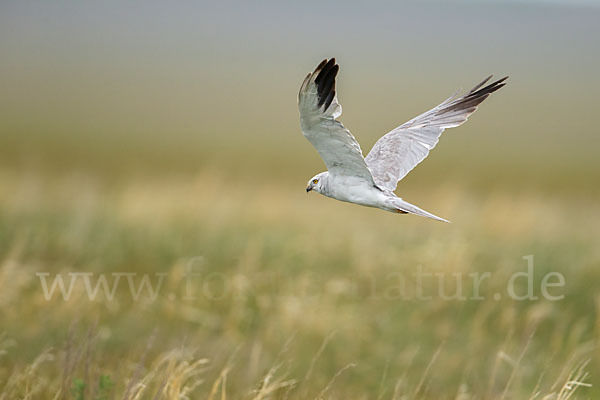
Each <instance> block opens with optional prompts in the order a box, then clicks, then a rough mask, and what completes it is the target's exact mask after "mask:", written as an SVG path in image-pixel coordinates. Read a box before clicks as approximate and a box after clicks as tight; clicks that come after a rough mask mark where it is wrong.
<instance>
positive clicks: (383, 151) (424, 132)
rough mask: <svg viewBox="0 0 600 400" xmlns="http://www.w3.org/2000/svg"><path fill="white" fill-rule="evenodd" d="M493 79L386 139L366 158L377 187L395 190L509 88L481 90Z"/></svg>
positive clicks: (498, 83) (498, 85)
mask: <svg viewBox="0 0 600 400" xmlns="http://www.w3.org/2000/svg"><path fill="white" fill-rule="evenodd" d="M491 77H492V76H491V75H490V76H489V77H488V78H486V79H485V80H484V81H483V82H481V83H480V84H478V85H477V86H475V87H474V88H473V89H471V90H470V91H469V92H467V93H465V94H464V95H462V96H457V94H454V95H453V96H451V97H450V98H448V99H447V100H446V101H444V102H443V103H441V104H440V105H438V106H437V107H435V108H433V109H431V110H429V111H427V112H425V113H423V114H421V115H419V116H418V117H416V118H413V119H411V120H410V121H408V122H406V123H405V124H402V125H400V126H399V127H397V128H395V129H394V130H392V131H391V132H389V133H387V134H386V135H384V136H382V137H381V138H380V139H379V140H378V141H377V143H375V146H373V149H371V151H370V152H369V154H368V155H367V157H366V158H365V161H366V162H367V165H368V167H369V169H370V171H371V174H372V175H373V179H374V180H375V183H376V184H377V185H378V186H380V187H383V188H385V189H388V190H395V189H396V186H397V185H398V182H399V181H400V180H401V179H402V178H404V177H405V176H406V174H408V173H409V172H410V171H411V170H412V169H413V168H414V167H416V166H417V164H419V163H420V162H421V161H423V160H424V159H425V157H427V155H428V154H429V151H430V150H431V149H433V148H434V147H435V145H436V144H437V143H438V140H439V138H440V136H441V134H442V132H444V130H445V129H446V128H454V127H456V126H459V125H461V124H463V123H464V122H465V121H466V120H467V118H468V117H469V115H471V114H472V113H473V112H475V110H477V106H478V105H479V104H481V102H482V101H484V100H485V99H486V98H487V97H488V96H489V95H490V93H493V92H495V91H496V90H498V89H500V88H501V87H502V86H504V85H505V83H504V81H505V80H506V79H507V78H508V77H504V78H502V79H499V80H497V81H495V82H493V83H491V84H489V85H487V86H485V87H483V88H481V87H482V86H483V85H485V84H486V83H487V82H488V81H489V80H490V79H491Z"/></svg>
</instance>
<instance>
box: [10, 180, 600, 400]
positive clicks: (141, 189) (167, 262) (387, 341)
mask: <svg viewBox="0 0 600 400" xmlns="http://www.w3.org/2000/svg"><path fill="white" fill-rule="evenodd" d="M0 181H1V182H2V184H1V186H0V199H2V200H1V203H0V210H1V211H0V212H1V214H0V221H1V226H0V236H1V238H2V240H1V241H0V246H1V249H0V250H1V252H2V254H3V255H4V257H3V260H2V264H1V270H0V271H1V272H0V287H1V293H2V296H1V297H0V301H1V307H2V310H3V313H2V327H3V331H4V338H5V340H4V342H3V343H4V344H3V346H5V347H6V348H5V350H6V352H5V353H4V354H2V356H1V357H2V358H1V363H2V368H1V369H0V374H1V375H2V380H3V381H5V382H9V383H8V384H7V383H5V384H4V385H5V386H4V389H3V390H4V391H5V393H8V396H9V397H8V398H15V397H16V395H15V393H22V394H24V393H30V394H31V395H33V396H34V398H53V397H54V394H55V393H59V392H60V390H64V387H66V388H67V389H68V390H69V392H70V391H71V389H72V387H73V386H74V385H75V386H76V384H77V382H79V381H78V379H81V380H83V381H85V382H87V383H88V384H89V386H90V387H91V386H93V387H96V386H97V384H96V383H95V382H97V381H98V380H99V377H100V376H108V377H110V381H111V382H112V386H111V387H110V393H111V396H113V395H114V396H115V397H122V396H123V395H125V397H132V398H133V396H134V394H133V393H138V391H139V392H140V393H142V392H143V393H142V394H141V396H142V397H141V398H153V396H154V393H155V392H161V393H163V394H164V395H165V396H166V397H168V398H175V397H176V396H177V395H178V393H180V390H184V389H183V388H184V387H185V386H187V387H188V389H189V388H190V387H192V386H193V383H194V382H195V381H196V380H197V379H199V380H201V381H202V383H201V384H199V386H197V387H196V388H195V389H194V390H193V391H191V396H192V397H191V398H203V397H209V396H210V393H211V390H212V389H213V385H215V384H216V387H218V390H217V394H218V395H220V393H221V392H220V391H221V389H222V386H221V385H224V389H223V390H224V391H225V392H224V393H225V396H226V397H229V398H245V397H249V398H285V397H286V396H289V397H290V398H320V397H323V398H375V397H379V396H381V398H424V399H429V398H432V399H444V398H448V399H454V398H460V399H466V398H490V399H496V398H502V396H503V393H504V391H505V389H506V392H507V395H508V396H509V397H508V398H529V396H530V395H531V393H533V392H535V391H536V390H538V391H539V392H540V393H542V394H544V395H546V394H549V393H555V394H557V393H558V392H559V391H560V390H561V388H562V387H563V385H564V384H565V383H566V382H567V381H568V380H569V379H572V380H579V381H581V382H584V383H588V384H589V383H593V384H594V387H592V388H587V387H583V388H582V387H578V385H577V384H572V385H571V387H572V389H571V390H566V391H565V392H563V394H562V395H561V396H560V397H556V396H555V397H549V398H563V399H564V398H567V397H565V396H566V395H567V394H568V393H570V392H571V391H572V390H573V389H577V391H578V392H580V393H581V394H582V395H583V396H584V398H586V397H591V398H593V397H594V396H595V394H594V393H596V392H597V390H598V389H597V387H596V385H595V383H596V382H597V376H598V372H599V371H598V370H599V367H600V364H599V362H600V358H599V357H598V356H599V354H598V350H597V340H598V331H597V329H598V317H597V313H598V305H599V304H600V303H599V301H600V298H598V294H597V290H596V286H597V285H596V282H597V279H599V278H600V276H599V274H600V273H599V272H598V271H599V270H598V265H599V262H600V253H599V251H600V247H599V246H598V237H599V235H598V234H599V232H598V230H599V229H600V220H599V216H600V213H599V212H598V211H599V210H598V204H597V202H596V201H594V200H593V199H591V198H586V197H585V196H583V197H582V196H570V197H569V196H566V195H563V196H560V197H557V198H550V197H548V196H545V195H542V194H539V193H537V192H536V191H532V192H525V191H522V192H519V193H511V194H510V195H509V194H507V193H506V192H505V191H502V190H496V191H491V192H488V193H478V194H477V193H473V192H469V191H467V190H465V189H464V188H463V187H461V186H460V185H458V184H445V185H441V186H438V187H435V186H434V187H423V188H418V189H416V188H415V189H413V193H412V197H411V198H409V200H411V199H422V200H421V202H420V204H424V205H426V206H427V208H428V209H431V210H432V211H435V212H437V213H439V214H440V215H442V216H445V217H449V218H450V219H452V220H453V221H454V222H453V223H452V224H441V223H435V222H430V221H426V220H423V219H419V218H417V217H412V216H397V215H393V214H389V213H385V212H380V211H379V210H373V209H367V208H361V207H357V206H352V205H348V204H343V203H338V202H334V201H333V200H329V199H325V198H319V197H317V196H311V195H307V194H306V193H304V192H303V190H302V185H300V187H298V185H295V184H293V183H290V182H281V181H277V182H270V181H260V180H259V181H256V182H253V181H248V180H231V179H225V178H224V177H223V176H221V175H220V174H219V172H218V171H206V172H205V173H200V174H198V175H196V176H194V177H193V178H190V177H185V178H180V179H170V180H165V179H163V178H155V179H152V178H146V179H143V180H142V179H137V180H135V181H131V182H127V183H120V184H115V183H113V184H105V183H104V184H103V183H102V181H101V180H98V179H95V178H94V177H93V176H90V175H83V174H79V175H78V174H71V175H66V176H65V175H61V176H42V175H41V174H37V173H30V174H25V173H24V174H14V173H10V172H7V171H3V173H2V179H1V180H0ZM567 208H568V212H565V209H567ZM528 254H533V255H534V257H535V259H534V260H535V263H534V264H535V287H536V295H538V296H540V292H539V285H540V282H541V279H542V278H543V276H544V275H545V274H546V273H548V272H552V271H558V272H560V273H562V274H563V275H564V277H565V281H566V284H565V287H564V288H561V289H559V291H558V292H553V291H552V290H551V293H553V294H564V295H565V298H564V299H563V300H560V301H547V300H544V299H543V298H542V299H541V300H537V301H514V300H511V299H509V298H508V297H507V296H506V295H504V298H503V299H502V300H500V301H495V300H493V298H492V296H493V294H494V293H503V294H506V287H505V286H506V284H507V282H508V279H509V277H510V275H511V274H513V273H515V272H517V271H526V261H525V260H523V259H522V257H523V256H525V255H528ZM198 256H201V257H203V261H202V262H198V263H197V265H196V267H197V271H198V272H199V273H200V274H201V276H200V277H198V278H194V280H193V284H194V290H195V291H194V293H195V294H196V293H197V294H198V296H197V299H194V300H185V299H183V298H182V296H183V294H184V293H186V292H185V290H186V280H185V279H184V278H183V276H184V275H183V274H184V271H185V266H186V264H187V263H189V262H190V260H192V259H193V258H194V257H198ZM419 266H422V268H423V270H424V271H427V272H432V273H438V272H442V273H444V274H447V276H451V274H452V273H462V274H463V277H464V279H462V284H463V288H464V289H463V290H464V293H465V294H466V295H467V296H469V295H470V294H471V291H472V289H471V288H470V286H469V282H470V278H468V275H467V274H468V273H473V272H480V273H482V272H491V273H492V278H490V279H489V281H486V282H485V283H484V284H482V286H481V292H480V293H481V295H482V296H483V297H485V298H486V300H482V301H459V300H444V299H442V298H439V297H438V296H435V293H436V286H435V282H433V281H428V280H425V286H424V288H425V289H424V293H427V294H434V297H433V299H432V300H428V301H423V300H417V299H416V298H415V290H416V289H415V288H416V283H415V282H414V279H413V278H411V274H414V273H415V272H416V271H417V268H418V267H419ZM36 272H51V273H52V274H55V273H60V272H62V273H68V272H94V273H96V274H99V273H108V274H110V273H112V272H137V273H138V274H139V275H142V274H153V273H163V272H164V273H167V277H166V278H165V281H164V283H163V286H162V288H161V290H160V293H159V296H158V298H157V299H156V300H155V301H150V299H149V298H148V296H147V295H145V294H143V295H142V296H141V298H140V300H139V301H132V299H131V294H130V293H129V290H128V287H127V285H126V284H125V283H124V282H122V284H121V285H120V286H118V288H117V291H116V295H115V299H113V300H112V301H108V300H107V299H106V298H105V296H104V295H102V294H101V295H98V298H97V299H96V300H94V301H90V300H89V299H88V298H87V295H86V294H85V290H84V286H83V284H76V285H75V289H74V294H73V295H72V297H71V298H70V299H69V300H68V301H64V300H63V299H62V298H60V296H58V295H56V294H55V295H54V297H53V298H52V300H50V301H46V300H45V299H44V296H43V291H42V289H41V286H40V281H39V279H38V278H37V277H36V276H35V273H36ZM211 273H218V274H220V275H217V276H216V278H215V276H212V278H208V277H210V276H211V275H210V274H211ZM395 274H396V275H395ZM397 274H401V275H403V276H405V277H407V279H406V282H405V286H403V288H404V289H405V291H406V293H407V295H408V296H409V297H410V299H403V298H399V297H398V295H397V288H398V285H399V283H400V282H399V281H398V280H397ZM93 282H94V281H93ZM109 282H110V279H109ZM152 282H153V284H156V279H154V278H152ZM223 282H226V283H225V284H226V285H227V287H228V289H227V290H225V289H224V286H223V284H224V283H223ZM445 282H446V285H447V286H446V287H445V289H446V292H447V293H448V294H451V293H453V289H455V287H454V286H455V283H454V282H455V281H453V280H452V279H451V278H450V279H449V280H447V281H445ZM524 289H525V288H524V287H523V286H522V285H520V286H518V291H522V290H524ZM204 291H208V292H204ZM171 293H173V294H176V299H170V298H169V294H171ZM203 293H216V295H215V298H212V297H211V296H207V295H203ZM520 293H522V292H520ZM94 326H95V328H94ZM88 329H89V330H90V332H91V333H89V332H87V331H88ZM153 335H154V336H153ZM151 337H154V339H153V340H152V343H151V345H148V344H147V342H148V341H149V340H151V339H150V338H151ZM90 338H93V339H90ZM324 341H327V343H326V345H325V344H324V343H323V342H324ZM321 346H324V348H321ZM146 347H149V350H144V349H145V348H146ZM47 349H50V350H48V351H49V353H48V354H50V355H52V356H51V357H50V356H48V357H47V358H44V357H46V356H44V357H43V358H42V361H43V362H40V364H39V365H37V366H36V367H35V368H33V369H32V367H31V363H32V362H33V360H35V359H36V357H38V356H39V355H40V354H45V353H43V352H44V351H45V350H47ZM315 358H316V359H315ZM205 359H206V360H205ZM74 360H75V361H74ZM195 361H199V363H198V364H197V365H195V366H194V367H191V365H192V364H193V363H194V362H195ZM586 361H588V362H589V363H588V364H586V365H585V367H584V368H583V371H585V373H589V374H590V375H589V376H586V377H582V376H578V377H571V378H569V376H568V375H569V373H571V372H575V373H577V372H578V368H579V367H581V364H582V363H585V362H586ZM351 364H352V365H354V364H355V366H353V367H348V369H346V370H344V372H343V373H340V375H339V376H337V377H336V378H335V381H334V382H333V383H332V384H331V386H330V387H329V388H328V389H327V390H326V391H325V393H321V391H323V390H325V388H327V387H328V383H329V382H330V381H331V380H332V379H333V378H334V376H335V375H336V373H337V372H339V371H340V370H341V369H343V368H345V367H346V366H348V365H351ZM429 364H431V365H429ZM28 365H29V366H28ZM28 368H29V370H28ZM188 368H189V369H190V370H189V371H188V372H187V374H189V376H188V375H186V373H185V372H184V371H186V370H187V369H188ZM271 368H275V370H273V371H271ZM136 371H137V372H136ZM191 371H194V373H192V372H191ZM308 371H310V372H308ZM224 372H225V373H226V376H227V377H226V382H225V383H223V381H222V380H219V379H220V378H219V376H222V374H223V373H224ZM195 373H198V375H197V376H196V375H194V374H195ZM271 373H272V374H273V376H272V377H270V378H268V377H269V376H270V375H269V374H271ZM12 374H16V375H17V376H18V377H19V379H20V380H17V383H16V384H14V386H15V387H17V388H18V389H14V388H13V389H11V384H10V382H11V380H10V379H9V380H6V379H7V378H8V377H10V376H11V375H12ZM13 380H15V378H13ZM65 380H66V383H64V382H65ZM138 380H142V382H143V383H144V385H142V386H138V385H133V387H135V388H136V389H135V390H133V389H130V390H132V392H130V393H129V394H127V393H128V389H127V388H128V387H129V386H130V384H129V383H128V382H131V381H133V382H134V383H139V382H138ZM165 382H167V383H165ZM261 382H262V383H261ZM278 384H282V387H281V388H280V389H276V388H275V386H277V385H278ZM65 385H66V386H65ZM165 385H167V386H165ZM178 385H181V387H180V386H178ZM536 385H539V386H538V389H535V388H536ZM261 387H262V388H263V389H264V390H265V391H268V390H271V389H273V392H272V393H271V394H269V395H266V394H265V393H262V392H261ZM61 388H63V389H61ZM534 389H535V390H534ZM11 390H12V391H11ZM87 390H91V389H90V388H88V389H87ZM75 392H76V391H75ZM73 396H74V395H73ZM402 396H404V397H402ZM461 396H462V397H461ZM109 398H110V397H109ZM532 398H541V395H540V396H538V397H532Z"/></svg>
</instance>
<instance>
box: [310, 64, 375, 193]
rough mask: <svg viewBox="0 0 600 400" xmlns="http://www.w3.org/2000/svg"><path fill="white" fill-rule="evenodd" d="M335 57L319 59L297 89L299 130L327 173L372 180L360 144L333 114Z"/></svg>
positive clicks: (338, 112)
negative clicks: (321, 161) (315, 150)
mask: <svg viewBox="0 0 600 400" xmlns="http://www.w3.org/2000/svg"><path fill="white" fill-rule="evenodd" d="M338 70H339V66H338V65H337V64H336V63H335V58H332V59H330V60H323V61H322V62H321V63H320V64H319V65H318V66H317V68H316V69H315V70H314V72H312V73H309V74H308V75H307V76H306V78H305V79H304V82H303V83H302V86H301V87H300V92H299V93H298V108H299V110H300V127H301V129H302V134H303V135H304V137H306V138H307V139H308V140H309V142H310V143H312V145H313V146H314V147H315V148H316V149H317V152H318V153H319V155H320V156H321V158H322V159H323V161H324V162H325V165H326V166H327V169H328V171H329V173H330V174H336V175H344V176H357V177H361V178H363V179H365V180H367V181H368V182H370V183H372V184H374V181H373V177H372V176H371V172H370V171H369V168H368V167H367V164H366V163H365V159H364V157H363V154H362V150H361V148H360V145H359V144H358V142H357V141H356V139H355V138H354V136H352V134H351V133H350V131H349V130H348V129H346V128H345V127H344V125H342V123H341V122H339V121H338V120H337V119H336V118H338V117H339V116H340V115H341V114H342V106H341V105H340V104H339V103H338V101H337V95H336V92H335V77H336V75H337V73H338Z"/></svg>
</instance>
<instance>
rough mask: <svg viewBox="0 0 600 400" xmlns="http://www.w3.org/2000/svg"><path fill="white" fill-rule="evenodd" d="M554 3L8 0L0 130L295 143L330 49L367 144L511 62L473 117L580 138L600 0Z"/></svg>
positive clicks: (349, 113) (522, 136)
mask: <svg viewBox="0 0 600 400" xmlns="http://www.w3.org/2000/svg"><path fill="white" fill-rule="evenodd" d="M548 3H557V2H555V1H552V0H548V1H544V0H537V1H529V2H524V1H523V2H513V1H511V2H501V1H492V0H485V1H484V0H482V1H455V2H431V1H426V2H410V3H406V2H398V1H375V2H373V1H372V2H368V3H367V2H357V1H345V2H339V1H338V2H333V1H329V2H328V1H321V0H319V1H316V0H310V1H302V2H281V1H275V0H271V1H266V2H246V1H237V2H231V1H214V2H204V1H201V2H197V1H176V2H164V1H160V2H158V1H127V2H122V1H102V2H79V1H61V0H53V1H18V2H17V1H15V2H2V3H1V4H0V54H2V61H1V62H0V87H1V88H2V94H1V95H0V135H2V136H3V137H4V138H6V137H13V138H15V140H22V139H23V138H27V137H29V136H30V135H31V136H33V135H46V136H48V135H50V136H52V135H58V134H60V135H63V136H64V135H73V136H77V137H85V136H86V135H89V136H94V137H96V138H102V140H110V138H113V139H115V138H116V139H115V140H117V139H119V138H123V137H128V136H136V135H138V136H140V135H141V137H143V138H149V137H153V136H156V137H165V135H168V137H170V138H177V137H178V136H184V137H185V136H193V137H195V138H206V139H207V140H222V141H232V140H233V139H232V138H236V139H235V140H239V141H241V142H245V141H246V142H247V141H250V140H252V136H251V135H250V134H249V132H251V133H252V134H260V135H261V137H271V138H273V140H283V139H282V138H289V139H286V140H291V141H294V143H296V141H300V140H301V138H300V136H298V126H297V124H298V122H297V118H298V116H297V109H296V104H295V102H296V93H297V89H298V86H299V84H300V82H301V81H302V78H303V77H304V76H305V74H306V72H307V71H309V70H311V69H312V68H314V66H315V65H316V64H317V63H318V62H319V61H320V60H321V59H322V58H325V57H330V56H335V57H337V59H338V61H339V62H340V65H341V72H340V77H339V84H338V88H339V95H340V100H341V103H342V105H343V106H344V115H343V120H344V122H345V123H347V125H348V126H350V127H351V128H352V130H353V131H354V132H355V133H356V134H357V136H359V137H361V138H362V141H363V142H365V143H367V145H366V147H367V148H368V147H369V146H370V144H371V143H372V142H373V141H374V140H375V139H376V138H377V137H378V136H379V135H381V134H382V133H384V132H385V131H386V130H388V129H391V128H393V127H394V126H395V125H397V124H399V123H402V122H404V121H405V120H408V119H410V118H412V117H413V116H415V115H416V114H418V113H420V112H423V111H425V110H426V109H427V108H428V107H431V106H434V105H435V104H436V103H437V102H439V101H441V100H443V99H444V98H445V97H447V96H448V95H449V94H451V93H452V92H453V91H455V90H456V89H458V88H460V87H462V88H465V89H466V88H468V87H469V86H470V85H473V84H475V83H477V82H478V81H479V80H481V79H482V78H483V77H485V76H487V75H488V74H490V73H494V74H497V75H499V76H503V75H510V76H511V78H510V80H509V84H508V86H507V87H506V89H503V91H502V94H501V95H500V96H497V97H496V98H495V99H494V100H492V101H493V102H495V104H492V105H491V106H490V107H491V108H490V109H489V110H486V111H484V112H481V116H478V118H479V120H480V121H482V122H484V121H486V120H485V119H486V118H490V119H491V120H493V121H495V126H494V128H495V129H496V130H497V131H499V132H502V136H500V137H502V138H508V137H511V138H513V139H514V140H528V141H530V142H531V143H532V146H533V144H534V143H536V142H537V143H539V144H540V145H542V146H551V145H552V146H556V147H559V148H560V147H562V146H575V145H574V143H578V142H579V143H581V142H585V141H586V140H588V139H590V138H592V137H596V136H597V135H596V129H595V125H594V126H591V125H592V124H590V121H591V118H592V116H593V115H594V114H595V113H596V112H597V110H596V108H597V107H596V104H597V93H598V91H600V80H599V79H598V77H597V73H598V71H599V70H600V62H599V59H600V41H599V40H598V38H599V37H600V23H599V21H600V7H596V6H590V5H589V4H592V3H595V4H597V3H598V2H596V1H578V2H577V3H578V5H577V6H574V5H573V4H574V2H573V1H566V0H565V1H563V2H560V3H561V5H556V4H548ZM583 3H585V4H586V5H582V4H583ZM567 4H568V5H567ZM508 120H510V121H508ZM475 128H477V125H474V128H473V129H475ZM466 132H467V134H466V135H468V132H469V131H468V130H467V131H466ZM492 134H493V132H491V135H492ZM573 136H575V137H576V138H577V140H573ZM463 137H464V138H465V140H476V139H477V137H475V136H473V137H468V136H463ZM493 137H499V136H498V135H496V136H493ZM548 137H555V138H557V139H556V140H555V141H553V142H552V141H548V140H547V138H548ZM543 138H546V139H545V140H543ZM456 143H460V142H458V141H457V142H456ZM302 149H303V150H302V151H307V152H308V151H310V149H309V147H306V148H302Z"/></svg>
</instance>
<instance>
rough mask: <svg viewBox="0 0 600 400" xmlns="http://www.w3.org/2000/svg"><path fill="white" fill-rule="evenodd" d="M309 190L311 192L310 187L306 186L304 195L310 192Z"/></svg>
mask: <svg viewBox="0 0 600 400" xmlns="http://www.w3.org/2000/svg"><path fill="white" fill-rule="evenodd" d="M311 190H312V186H310V185H308V186H307V187H306V193H308V192H310V191H311Z"/></svg>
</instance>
